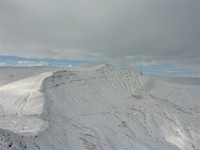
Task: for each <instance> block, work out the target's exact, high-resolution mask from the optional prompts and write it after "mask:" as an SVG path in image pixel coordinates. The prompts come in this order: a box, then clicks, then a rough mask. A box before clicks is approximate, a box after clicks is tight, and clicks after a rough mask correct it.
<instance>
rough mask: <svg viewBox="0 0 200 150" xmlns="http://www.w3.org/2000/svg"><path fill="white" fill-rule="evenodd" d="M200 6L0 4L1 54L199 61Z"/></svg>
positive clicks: (194, 2)
mask: <svg viewBox="0 0 200 150" xmlns="http://www.w3.org/2000/svg"><path fill="white" fill-rule="evenodd" d="M199 8H200V3H199V1H198V0H188V1H178V0H177V1H176V0H175V1H164V0H155V1H143V0H141V1H98V0H91V1H84V0H82V1H76V0H74V1H68V0H66V1H63V0H51V1H46V0H41V1H32V0H30V1H29V0H28V1H23V0H9V1H7V0H1V1H0V19H1V22H0V55H15V56H25V57H50V58H59V59H71V60H84V61H107V62H112V63H116V64H122V63H125V64H136V65H137V64H142V65H149V64H157V63H159V64H160V63H164V64H165V63H166V64H185V65H195V64H196V65H198V64H199V63H200V61H199V60H200V42H199V41H200V37H199V36H200V20H199V18H200V10H199Z"/></svg>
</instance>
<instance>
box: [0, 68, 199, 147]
mask: <svg viewBox="0 0 200 150" xmlns="http://www.w3.org/2000/svg"><path fill="white" fill-rule="evenodd" d="M30 70H31V69H30ZM36 70H37V71H36ZM38 70H39V71H38ZM51 70H54V71H51ZM7 72H9V73H10V72H12V74H13V75H15V71H12V70H9V69H8V70H7ZM7 72H4V71H2V70H1V76H0V80H1V81H0V83H1V85H0V149H1V150H8V149H10V150H26V149H27V150H39V149H41V150H200V94H199V93H200V86H199V85H189V84H178V83H172V82H170V83H167V82H166V81H164V80H160V79H157V78H156V77H151V76H148V75H143V74H140V73H138V72H136V71H134V70H133V69H132V68H114V67H113V66H111V65H104V66H101V67H99V68H96V69H73V70H72V69H71V70H70V69H68V70H60V69H59V70H56V71H55V68H54V69H49V70H48V69H47V70H44V69H41V70H40V67H38V68H37V69H32V72H33V73H34V72H38V73H37V75H36V73H34V74H33V75H34V76H31V71H30V73H29V74H28V75H27V76H26V77H25V78H23V77H21V76H20V75H19V73H16V74H18V78H16V79H15V80H12V81H13V82H11V81H9V79H8V78H6V76H5V74H6V73H7ZM18 72H20V68H18ZM42 72H43V73H42ZM4 73H5V74H4ZM39 73H42V74H39ZM16 80H17V81H16Z"/></svg>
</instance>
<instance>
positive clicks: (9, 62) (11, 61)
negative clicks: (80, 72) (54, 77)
mask: <svg viewBox="0 0 200 150" xmlns="http://www.w3.org/2000/svg"><path fill="white" fill-rule="evenodd" d="M20 62H31V63H32V65H33V66H34V63H36V64H37V63H40V62H41V64H44V63H46V64H47V65H48V66H59V67H67V66H79V65H90V66H96V65H99V64H102V63H103V62H92V61H77V60H62V59H61V60H60V59H51V58H25V57H17V56H4V55H0V63H1V64H5V66H18V65H19V63H20Z"/></svg>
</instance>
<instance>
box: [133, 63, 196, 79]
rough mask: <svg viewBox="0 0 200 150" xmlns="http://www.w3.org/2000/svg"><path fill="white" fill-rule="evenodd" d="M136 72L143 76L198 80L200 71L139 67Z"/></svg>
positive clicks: (167, 67)
mask: <svg viewBox="0 0 200 150" xmlns="http://www.w3.org/2000/svg"><path fill="white" fill-rule="evenodd" d="M137 70H139V71H141V72H143V73H144V74H150V75H158V76H163V77H187V78H200V71H194V70H192V69H188V68H185V67H180V66H165V65H160V66H159V65H157V66H139V67H137Z"/></svg>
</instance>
